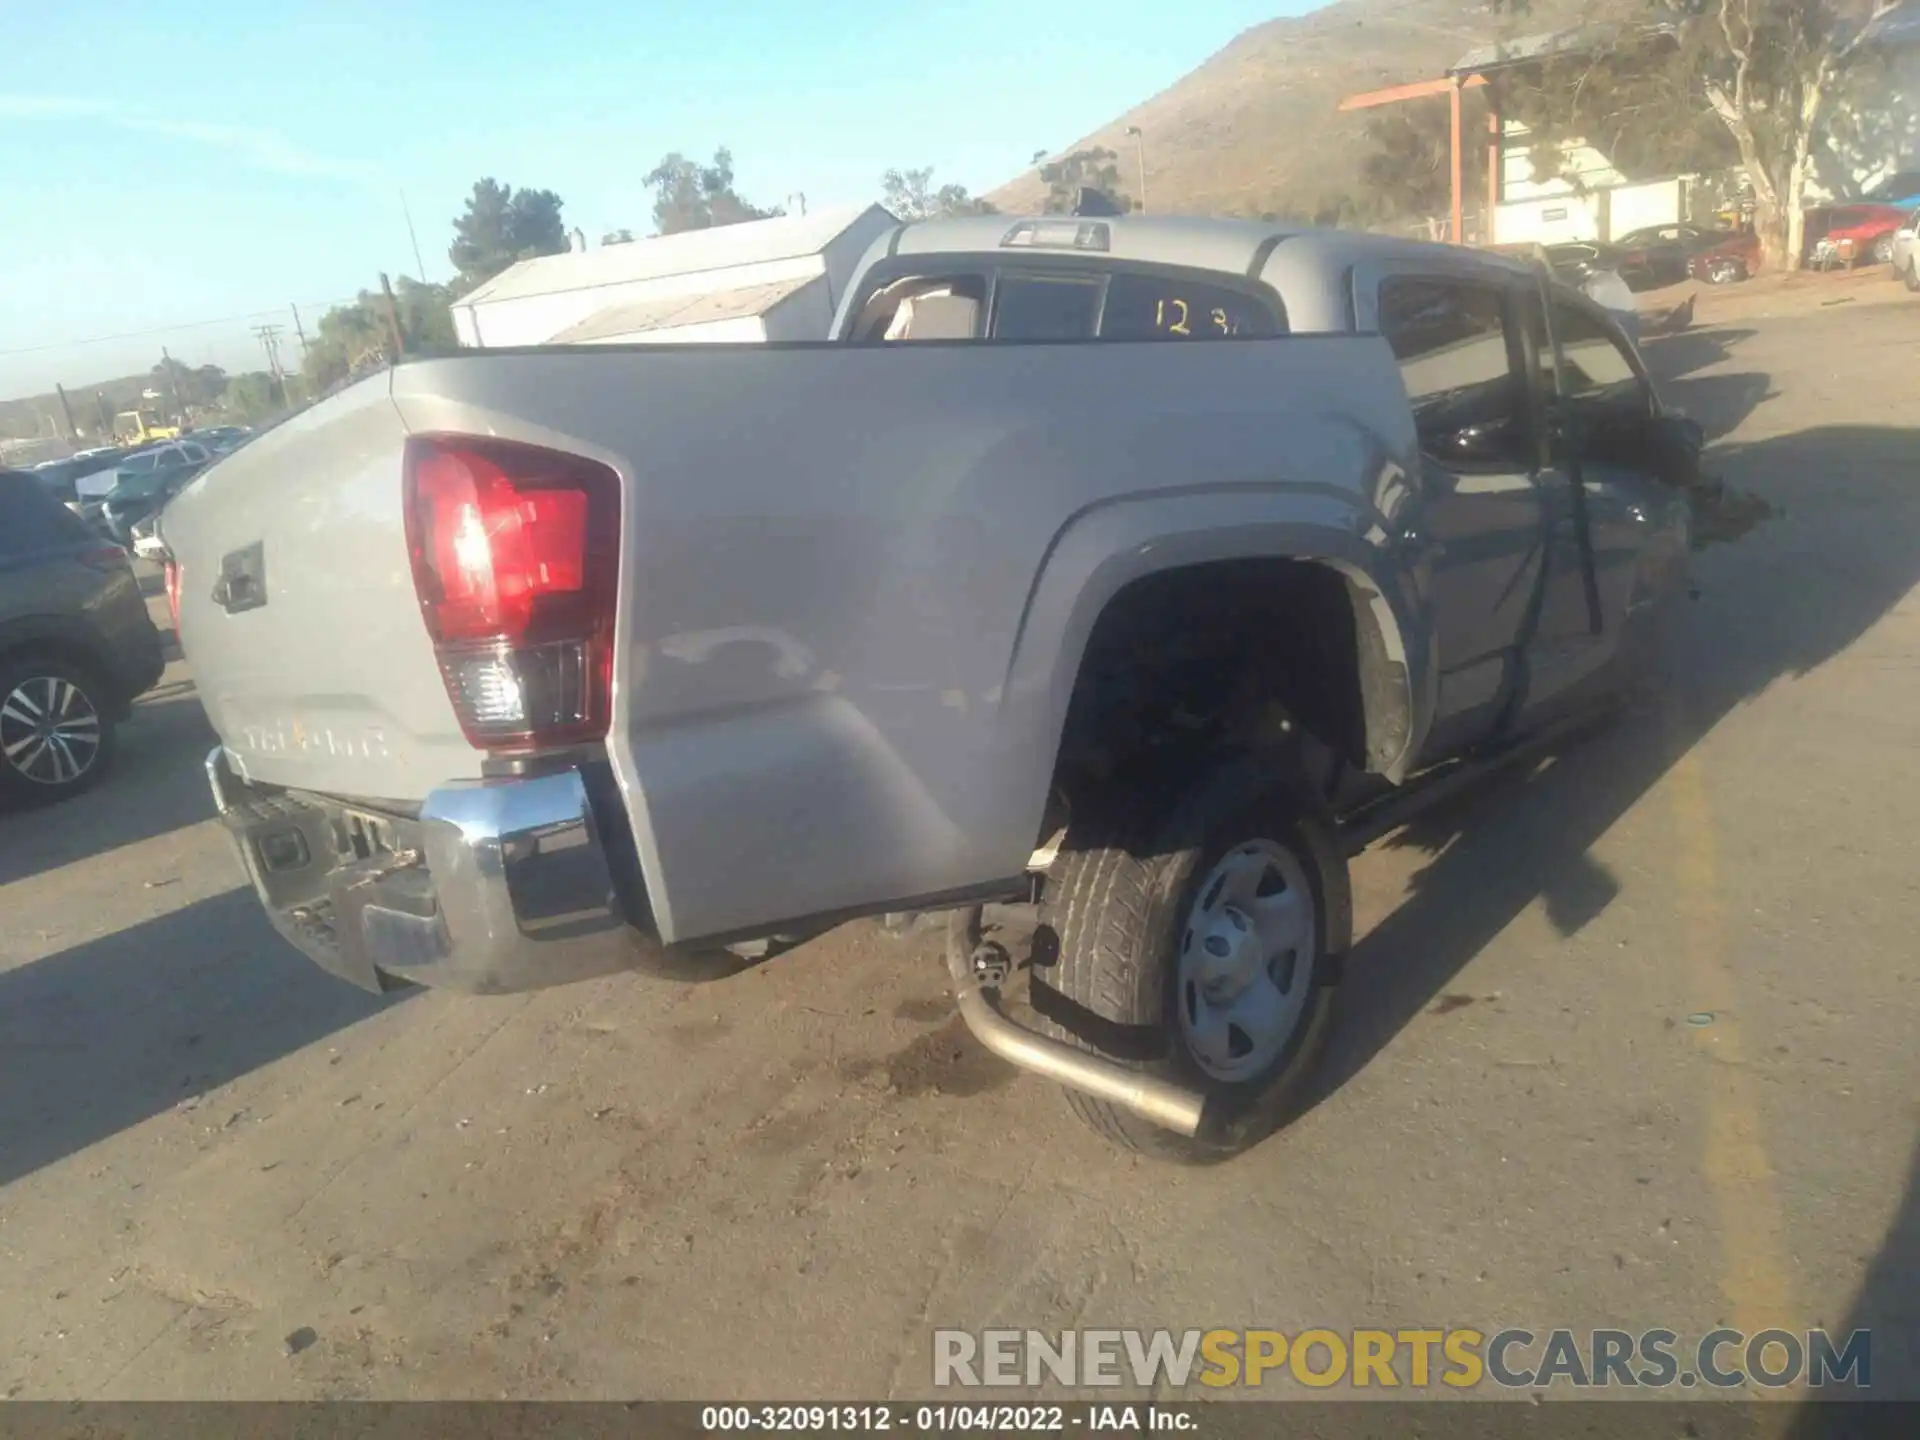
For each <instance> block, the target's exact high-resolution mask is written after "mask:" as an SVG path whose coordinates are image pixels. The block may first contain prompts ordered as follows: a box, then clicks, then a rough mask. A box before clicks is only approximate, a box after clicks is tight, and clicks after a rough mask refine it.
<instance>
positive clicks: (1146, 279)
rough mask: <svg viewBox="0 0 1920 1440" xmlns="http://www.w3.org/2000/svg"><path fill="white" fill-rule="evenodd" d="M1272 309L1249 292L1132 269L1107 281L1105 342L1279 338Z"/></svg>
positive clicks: (1102, 328)
mask: <svg viewBox="0 0 1920 1440" xmlns="http://www.w3.org/2000/svg"><path fill="white" fill-rule="evenodd" d="M1279 330H1280V327H1279V325H1278V324H1277V323H1275V320H1274V315H1273V311H1272V309H1271V308H1270V307H1269V306H1267V305H1264V304H1262V303H1261V302H1260V301H1259V300H1257V299H1255V298H1254V297H1253V296H1252V295H1249V294H1248V293H1247V292H1245V291H1244V290H1234V289H1229V288H1228V287H1227V286H1225V285H1209V284H1207V283H1205V282H1204V281H1202V282H1197V283H1196V282H1192V281H1188V280H1184V279H1173V278H1165V279H1163V278H1161V277H1160V276H1157V275H1141V274H1135V273H1131V272H1127V271H1121V272H1119V273H1116V274H1115V275H1114V276H1113V278H1112V279H1111V280H1109V281H1108V282H1107V308H1106V310H1105V311H1104V312H1102V314H1101V317H1100V338H1101V339H1103V340H1219V339H1222V338H1225V337H1227V336H1232V335H1276V334H1278V333H1279Z"/></svg>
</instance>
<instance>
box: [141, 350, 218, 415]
mask: <svg viewBox="0 0 1920 1440" xmlns="http://www.w3.org/2000/svg"><path fill="white" fill-rule="evenodd" d="M147 385H148V387H149V388H151V389H154V390H158V391H159V392H160V396H161V401H162V403H163V404H164V405H165V406H166V407H167V408H168V410H169V411H170V412H171V411H176V410H187V409H195V410H199V409H205V408H206V407H207V406H209V405H213V404H217V403H218V402H219V399H220V397H221V396H222V395H224V394H225V393H226V390H227V372H226V371H224V370H222V369H221V368H220V367H219V366H218V365H201V366H198V367H197V368H196V367H195V366H192V365H185V364H182V363H181V362H180V361H178V360H175V359H173V358H172V357H171V356H163V357H162V358H161V360H160V363H159V364H157V365H155V366H154V367H153V370H152V371H151V372H150V375H149V378H148V381H147Z"/></svg>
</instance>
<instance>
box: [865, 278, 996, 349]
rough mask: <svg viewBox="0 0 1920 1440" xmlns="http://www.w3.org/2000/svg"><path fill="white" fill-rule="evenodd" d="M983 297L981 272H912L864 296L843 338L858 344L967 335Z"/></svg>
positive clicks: (984, 282) (977, 317) (967, 337)
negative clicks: (850, 326) (935, 273)
mask: <svg viewBox="0 0 1920 1440" xmlns="http://www.w3.org/2000/svg"><path fill="white" fill-rule="evenodd" d="M986 297H987V277H986V276H985V275H980V274H960V275H911V276H908V277H906V278H905V279H901V280H895V281H893V282H892V283H891V284H888V285H883V286H882V287H881V288H880V289H878V290H876V291H875V292H874V293H873V294H872V295H871V296H869V297H868V299H867V301H866V303H865V304H864V305H862V306H861V307H860V314H859V316H858V317H857V318H856V319H855V320H854V322H853V327H852V330H851V332H850V333H849V335H848V338H849V339H850V340H852V341H853V342H854V343H855V344H858V345H876V344H881V343H894V342H898V341H905V340H971V339H973V338H974V337H975V336H976V335H978V334H979V333H980V332H979V323H980V312H981V310H982V308H983V307H984V306H985V304H986Z"/></svg>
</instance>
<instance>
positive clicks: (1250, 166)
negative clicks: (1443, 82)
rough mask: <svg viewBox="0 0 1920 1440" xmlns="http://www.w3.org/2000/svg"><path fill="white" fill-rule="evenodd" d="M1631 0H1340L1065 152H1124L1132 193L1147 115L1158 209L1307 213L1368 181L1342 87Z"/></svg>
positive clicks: (1435, 64) (1018, 184)
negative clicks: (1522, 5)
mask: <svg viewBox="0 0 1920 1440" xmlns="http://www.w3.org/2000/svg"><path fill="white" fill-rule="evenodd" d="M1621 3H1623V0H1598V3H1578V0H1535V3H1534V4H1533V5H1532V7H1531V8H1530V9H1529V11H1528V12H1527V14H1526V15H1525V16H1524V17H1523V18H1522V19H1521V20H1519V21H1518V22H1515V21H1514V20H1512V19H1510V18H1509V17H1507V16H1505V15H1502V14H1498V13H1496V12H1495V11H1494V10H1492V9H1491V8H1490V7H1489V6H1487V5H1485V4H1475V3H1471V0H1336V3H1335V4H1332V5H1328V6H1326V7H1324V8H1323V9H1320V10H1315V11H1313V12H1312V13H1311V14H1308V15H1302V16H1299V17H1297V18H1286V19H1280V20H1269V21H1267V22H1266V23H1265V24H1263V25H1256V26H1254V27H1253V28H1252V29H1250V30H1247V31H1244V32H1242V33H1241V34H1240V35H1239V36H1237V37H1236V38H1235V39H1234V40H1233V41H1232V42H1231V43H1230V44H1229V45H1228V46H1227V47H1226V48H1225V49H1224V50H1222V51H1220V53H1219V54H1217V55H1215V56H1213V58H1212V59H1210V60H1208V61H1206V62H1205V63H1204V64H1202V65H1201V66H1200V67H1199V68H1198V69H1196V70H1194V71H1193V72H1192V73H1191V74H1188V75H1186V76H1183V77H1182V78H1181V79H1180V80H1178V81H1176V82H1174V84H1173V85H1171V86H1169V87H1168V88H1167V89H1165V90H1163V91H1161V92H1160V93H1159V94H1158V95H1155V96H1154V97H1152V98H1151V99H1149V100H1146V101H1144V102H1142V103H1141V104H1139V105H1136V106H1135V107H1134V108H1133V109H1131V110H1129V111H1128V112H1127V113H1126V114H1124V115H1119V116H1116V117H1115V118H1114V119H1113V120H1112V121H1111V122H1109V123H1108V124H1106V125H1103V126H1102V127H1100V128H1099V129H1098V130H1095V131H1094V132H1093V133H1092V134H1090V135H1087V136H1084V137H1082V138H1081V139H1080V140H1079V141H1077V142H1076V143H1074V144H1072V145H1066V146H1063V147H1061V149H1060V151H1059V152H1058V153H1060V154H1066V153H1068V152H1070V151H1073V150H1077V149H1082V148H1086V147H1090V146H1105V147H1106V148H1108V149H1110V150H1113V151H1116V152H1117V153H1118V154H1119V156H1120V174H1121V176H1122V178H1123V180H1124V181H1125V185H1124V188H1125V190H1126V192H1127V193H1128V194H1129V195H1132V194H1133V192H1134V191H1135V190H1137V188H1138V181H1137V180H1136V179H1135V176H1136V175H1137V174H1138V173H1139V172H1138V170H1137V168H1136V166H1137V161H1136V158H1135V150H1134V143H1135V142H1134V141H1133V140H1131V139H1129V138H1127V136H1126V134H1125V131H1126V127H1127V126H1129V125H1137V126H1139V127H1140V129H1141V130H1142V131H1143V132H1144V136H1145V146H1146V161H1147V199H1148V202H1149V205H1150V208H1151V209H1153V210H1155V211H1160V212H1166V211H1184V212H1188V213H1203V214H1255V215H1257V214H1259V213H1261V212H1262V211H1273V212H1278V213H1286V214H1296V215H1298V214H1311V213H1312V212H1313V210H1315V209H1316V208H1317V207H1318V206H1319V205H1320V204H1321V203H1323V202H1325V201H1327V200H1330V199H1332V198H1334V197H1336V196H1338V195H1340V194H1342V193H1351V192H1354V191H1356V190H1357V189H1358V188H1359V170H1360V160H1361V157H1362V156H1363V155H1365V154H1366V152H1367V146H1366V143H1365V134H1364V127H1365V123H1366V116H1365V114H1364V113H1349V114H1341V113H1340V112H1339V111H1337V110H1336V109H1335V107H1336V106H1337V105H1338V104H1339V102H1340V101H1341V100H1342V99H1343V98H1344V97H1346V96H1347V95H1351V94H1354V93H1355V92H1358V91H1362V90H1373V89H1379V88H1381V87H1383V86H1387V85H1397V84H1401V83H1404V82H1406V81H1410V80H1424V79H1429V78H1432V77H1434V76H1438V75H1442V74H1444V73H1445V72H1446V69H1447V67H1448V66H1450V65H1452V64H1453V63H1454V62H1455V61H1456V60H1458V59H1459V58H1460V57H1461V56H1462V55H1464V54H1466V53H1467V52H1468V51H1469V50H1471V49H1473V48H1474V47H1475V46H1476V45H1483V44H1486V43H1488V42H1489V41H1493V40H1497V39H1500V38H1502V37H1503V36H1509V35H1513V34H1538V33H1540V32H1542V31H1549V30H1557V29H1562V28H1565V27H1567V26H1570V25H1574V24H1577V23H1580V22H1582V21H1585V20H1589V19H1592V18H1594V17H1595V15H1596V13H1597V12H1603V11H1607V10H1617V9H1618V8H1619V7H1620V5H1621ZM1045 193H1046V192H1045V189H1044V187H1043V186H1042V185H1041V184H1040V183H1039V181H1038V179H1037V178H1036V177H1035V176H1034V175H1033V174H1031V173H1029V174H1027V175H1023V176H1021V177H1020V178H1019V179H1016V180H1013V181H1010V182H1008V183H1007V184H1006V185H1004V186H1002V187H1001V188H1000V189H998V190H996V191H994V192H992V194H991V195H990V196H989V197H988V198H989V199H991V200H992V201H993V202H994V203H995V204H997V205H999V206H1000V208H1001V209H1003V210H1009V211H1017V210H1028V209H1032V208H1034V207H1036V206H1037V205H1038V204H1039V203H1040V201H1041V198H1042V197H1043V196H1044V194H1045ZM1135 198H1138V197H1137V196H1136V197H1135Z"/></svg>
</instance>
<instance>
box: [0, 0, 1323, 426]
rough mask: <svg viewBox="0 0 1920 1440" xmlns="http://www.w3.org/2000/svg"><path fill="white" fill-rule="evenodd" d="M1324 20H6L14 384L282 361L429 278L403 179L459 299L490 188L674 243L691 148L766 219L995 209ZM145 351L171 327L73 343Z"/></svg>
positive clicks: (8, 351)
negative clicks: (797, 205)
mask: <svg viewBox="0 0 1920 1440" xmlns="http://www.w3.org/2000/svg"><path fill="white" fill-rule="evenodd" d="M15 6H18V7H19V8H18V9H15ZM1309 8H1312V7H1311V4H1310V3H1309V0H1186V3H1184V4H1182V5H1180V6H1179V7H1178V8H1177V9H1171V10H1170V9H1169V7H1167V6H1165V5H1164V4H1153V3H1151V0H1038V3H1035V0H974V3H972V4H967V5H958V4H926V3H918V4H888V3H885V0H879V3H867V4H861V5H849V4H845V3H840V0H816V3H813V4H802V3H799V0H785V3H779V0H723V3H704V4H702V3H687V0H680V3H657V0H637V3H635V0H629V3H624V4H623V3H619V0H546V3H543V4H537V5H536V4H520V5H512V6H508V5H500V4H494V3H485V0H482V3H472V0H469V3H458V4H456V3H452V0H380V3H371V0H326V3H319V4H311V5H274V4H272V3H268V4H261V3H259V0H252V3H247V4H241V3H237V0H193V3H191V4H189V3H187V0H128V3H101V0H93V3H87V0H74V3H67V4H62V5H31V6H30V5H28V4H27V3H26V0H4V3H0V12H5V11H9V10H11V11H13V14H12V15H10V16H7V15H3V14H0V30H4V32H5V34H6V46H7V52H8V53H7V57H6V58H7V63H6V64H5V66H4V67H0V175H3V176H5V177H6V214H5V218H4V220H3V221H0V396H9V395H19V394H28V393H33V392H36V391H43V390H46V389H48V388H49V387H50V386H51V384H52V383H53V382H55V381H60V382H62V383H65V384H68V385H76V384H84V383H85V382H87V381H90V380H95V379H101V378H105V377H107V376H111V375H118V374H125V373H129V372H131V371H133V370H136V369H142V368H145V367H146V366H148V365H151V364H152V363H153V362H154V361H156V360H158V358H159V349H160V346H161V345H163V344H164V345H167V346H168V347H169V348H170V350H171V352H172V353H173V354H174V355H175V356H176V357H178V358H181V359H185V360H187V361H189V362H191V363H196V364H198V363H203V362H207V361H211V362H214V363H218V364H222V365H225V366H227V367H228V368H230V369H232V368H242V367H246V366H249V365H257V364H258V363H259V362H260V351H259V348H258V346H257V344H256V343H255V342H254V341H253V339H252V338H251V336H250V334H249V325H250V324H252V323H257V322H258V320H268V321H273V320H278V321H281V322H283V323H289V324H290V317H289V316H288V314H287V306H288V305H289V304H290V303H298V304H299V305H300V306H301V308H302V317H303V319H305V320H306V322H307V323H308V324H312V323H313V321H314V320H316V319H317V318H318V316H319V312H320V310H321V309H323V308H324V302H328V301H333V300H338V299H342V298H346V297H349V296H351V295H352V294H354V293H355V292H356V291H357V290H358V289H360V288H361V287H362V286H371V285H373V284H375V283H377V276H378V274H379V272H380V271H382V270H386V271H388V272H390V273H392V274H395V275H398V274H401V273H409V274H410V273H413V272H414V270H415V268H416V267H415V265H414V261H413V252H412V247H411V245H410V244H409V241H408V238H407V229H406V223H405V220H404V218H403V215H402V211H401V202H400V193H401V192H402V191H403V190H404V191H405V193H406V196H407V200H408V203H409V204H410V206H411V208H412V212H413V218H414V225H415V228H416V230H417V232H418V234H419V240H420V250H421V254H422V256H423V257H424V261H425V265H426V269H427V272H428V278H430V279H436V280H443V279H446V278H447V277H448V274H449V271H450V267H449V266H448V264H447V259H446V250H447V245H448V243H449V241H450V239H451V221H452V217H453V216H454V215H455V214H456V213H458V211H459V210H460V208H461V202H462V200H463V198H464V196H465V194H466V193H467V192H468V191H469V190H470V188H471V186H472V183H473V181H474V180H476V179H477V178H479V177H480V176H482V175H493V176H495V177H497V178H499V179H501V180H503V181H506V182H509V183H511V184H514V185H537V186H543V187H546V188H549V189H553V190H556V191H558V192H559V193H560V195H561V197H562V198H563V199H564V201H565V202H566V219H567V223H568V224H569V226H573V225H578V226H579V227H580V228H581V229H583V230H584V231H586V233H587V235H588V237H589V238H590V239H597V238H598V237H599V235H600V234H601V233H602V232H604V231H606V230H608V229H612V228H615V227H618V226H628V227H630V228H632V229H633V230H635V231H636V233H645V232H646V230H647V229H648V228H650V198H649V196H648V195H647V193H646V192H645V190H644V189H643V187H642V185H641V183H640V181H641V177H642V176H643V175H645V174H646V172H647V171H648V170H649V169H651V168H652V167H653V165H654V163H655V161H656V160H658V158H659V157H660V155H661V154H663V153H664V152H666V151H668V150H681V151H684V152H686V153H688V154H690V155H697V156H702V157H704V156H707V155H709V154H711V152H712V151H713V149H714V148H715V147H716V146H718V145H722V144H725V145H728V146H730V147H731V149H732V151H733V154H734V160H735V169H736V174H737V176H738V181H739V186H740V190H741V192H742V193H743V194H744V195H746V196H747V197H748V198H749V199H751V200H754V201H756V202H757V203H760V204H763V205H764V204H776V203H779V202H780V201H781V200H782V199H783V198H784V197H785V196H787V195H789V194H791V193H792V192H795V191H799V192H802V193H804V194H805V195H806V197H807V203H808V205H809V207H810V208H820V207H823V206H827V205H833V204H839V203H844V202H856V201H865V200H868V199H877V198H878V190H879V175H880V172H881V171H882V170H884V169H886V168H887V167H889V166H901V167H909V166H921V165H932V166H934V167H935V180H936V183H944V182H947V181H957V182H959V183H961V184H964V185H966V186H968V187H969V188H971V189H973V190H976V191H982V190H988V189H991V188H993V187H994V186H996V185H998V184H1000V183H1002V182H1003V181H1005V180H1007V179H1008V178H1010V177H1011V176H1012V175H1014V174H1015V173H1017V172H1018V171H1019V170H1020V169H1022V168H1023V167H1024V166H1025V165H1026V163H1027V162H1028V159H1029V157H1030V156H1031V155H1032V154H1033V152H1034V151H1035V150H1039V149H1057V148H1059V147H1062V146H1065V145H1068V144H1070V143H1071V142H1072V141H1073V140H1075V139H1077V138H1078V137H1079V136H1081V135H1083V134H1085V133H1086V132H1087V131H1089V130H1091V129H1093V128H1094V127H1096V126H1097V125H1099V124H1101V123H1103V122H1104V121H1106V120H1109V119H1111V118H1113V117H1114V116H1115V115H1117V114H1119V113H1120V112H1121V111H1122V110H1124V109H1126V108H1127V107H1128V106H1130V105H1132V104H1134V103H1135V102H1137V101H1139V100H1142V99H1145V98H1146V97H1147V96H1149V95H1151V94H1152V93H1154V92H1155V91H1157V90H1160V89H1163V88H1164V87H1165V86H1166V85H1168V84H1170V83H1171V82H1172V81H1173V80H1175V79H1177V78H1178V77H1179V76H1180V75H1182V74H1184V73H1185V72H1186V71H1188V70H1190V69H1191V68H1193V66H1194V65H1196V64H1198V63H1199V62H1200V61H1201V60H1203V59H1205V58H1206V57H1207V56H1208V55H1210V54H1212V53H1213V52H1214V51H1216V50H1218V49H1219V48H1220V47H1221V46H1222V45H1224V44H1226V43H1227V41H1229V40H1230V39H1232V37H1233V36H1234V35H1235V34H1237V33H1239V32H1240V31H1241V30H1243V29H1245V28H1246V27H1247V26H1249V25H1253V24H1257V23H1258V22H1260V21H1262V20H1265V19H1270V18H1272V17H1273V16H1274V15H1276V14H1290V13H1299V12H1300V11H1303V10H1306V9H1309ZM256 312H264V313H258V314H257V315H256ZM241 317H252V318H241ZM215 320H218V321H222V322H223V323H220V324H196V323H195V322H204V321H215ZM129 332H155V333H150V334H141V335H139V336H137V337H136V338H130V339H125V340H106V341H101V342H100V343H90V344H84V345H82V344H76V343H75V342H78V341H86V340H98V339H99V337H111V336H121V335H127V334H129Z"/></svg>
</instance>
